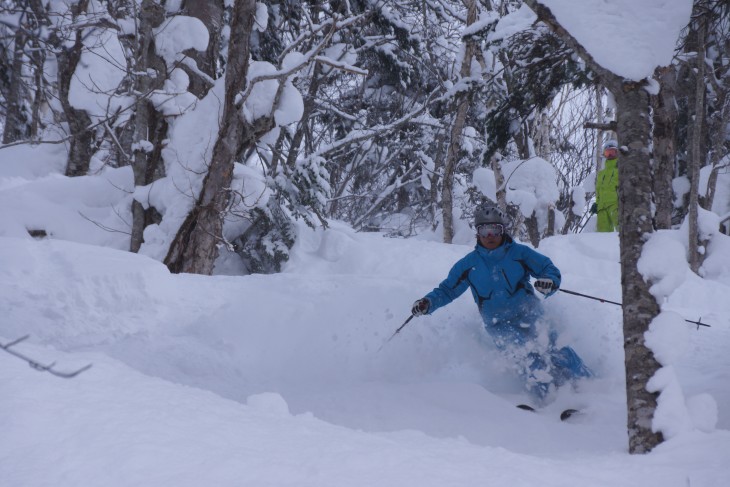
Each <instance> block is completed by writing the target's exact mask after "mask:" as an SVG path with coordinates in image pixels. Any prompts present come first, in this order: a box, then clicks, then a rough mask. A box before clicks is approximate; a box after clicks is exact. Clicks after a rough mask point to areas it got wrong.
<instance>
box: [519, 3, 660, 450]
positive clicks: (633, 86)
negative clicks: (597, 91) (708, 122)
mask: <svg viewBox="0 0 730 487" xmlns="http://www.w3.org/2000/svg"><path fill="white" fill-rule="evenodd" d="M525 3H526V4H527V5H528V6H529V7H530V8H531V9H532V10H533V11H535V13H536V14H537V16H538V17H539V19H540V20H541V21H543V22H545V23H546V24H547V25H548V26H550V28H551V29H552V30H553V31H554V32H555V33H556V34H557V35H559V36H560V37H561V38H562V39H563V40H564V41H565V42H566V44H568V45H569V46H570V47H571V48H572V49H574V50H575V52H576V53H577V54H578V55H579V56H580V57H581V58H582V59H583V60H584V61H585V62H586V64H587V65H588V66H589V67H590V68H591V69H592V70H593V71H594V72H595V73H596V74H597V75H598V76H599V78H600V79H601V81H602V83H603V84H604V85H606V86H607V87H608V88H609V90H610V91H611V92H612V93H613V95H614V97H615V98H616V104H617V121H616V122H617V123H616V132H617V133H618V137H619V144H620V146H621V147H622V148H624V147H625V150H622V152H621V156H620V158H621V159H620V160H621V169H620V171H619V188H618V191H619V193H618V196H619V224H620V227H621V229H620V231H619V243H620V253H621V294H622V299H623V322H624V324H623V333H624V353H625V357H624V364H625V366H626V403H627V410H628V417H627V428H628V436H629V451H630V452H631V453H645V452H648V451H651V450H652V448H654V447H655V446H656V445H658V444H659V443H661V442H662V441H663V437H662V435H661V433H654V432H653V431H652V418H653V415H654V411H655V410H656V400H657V397H658V394H656V393H650V392H648V391H647V390H646V385H647V383H648V382H649V379H650V378H651V377H652V376H653V375H654V373H655V372H656V371H657V370H658V369H659V367H660V365H659V363H658V362H657V360H656V359H655V358H654V355H653V353H652V351H651V350H650V349H649V348H648V347H647V346H646V344H645V343H644V333H646V331H647V330H648V329H649V324H650V323H651V321H652V320H653V319H654V317H655V316H657V315H658V314H659V305H658V304H657V302H656V300H655V299H654V297H653V296H652V295H651V293H649V287H650V285H651V283H648V282H645V281H644V277H643V276H642V275H641V273H640V272H639V270H638V266H637V265H638V261H639V258H640V257H641V252H642V250H643V246H644V242H645V241H646V239H647V238H648V237H650V236H651V234H652V233H653V231H654V229H653V227H652V218H651V217H652V205H651V203H652V201H651V188H652V168H651V161H650V154H649V147H650V144H649V137H650V133H651V124H650V120H651V118H650V110H649V94H648V92H647V91H646V90H645V86H644V84H643V83H641V82H638V83H631V82H627V81H626V80H624V79H622V78H620V77H618V76H616V75H615V74H613V73H612V72H610V71H608V70H606V69H605V68H603V67H602V66H600V65H599V64H597V63H596V62H595V61H594V60H593V58H592V57H591V55H590V54H589V53H588V52H587V51H586V50H585V48H584V47H583V46H582V45H581V44H580V43H579V42H578V41H576V40H575V38H574V37H573V36H572V35H571V34H570V33H569V32H568V31H566V30H565V29H564V28H563V27H562V26H561V25H560V23H559V22H558V21H557V20H556V19H555V16H554V15H553V14H552V12H551V11H550V9H548V8H547V7H545V6H544V5H542V4H541V3H539V2H538V1H537V0H525Z"/></svg>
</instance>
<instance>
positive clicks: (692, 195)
mask: <svg viewBox="0 0 730 487" xmlns="http://www.w3.org/2000/svg"><path fill="white" fill-rule="evenodd" d="M698 24H699V25H698V29H697V69H696V74H695V75H696V77H697V78H696V84H695V111H694V112H695V116H694V123H693V130H692V148H691V154H692V157H691V159H690V166H689V171H690V172H689V181H690V190H689V215H688V219H689V267H690V269H692V272H695V273H696V272H697V271H699V269H700V266H701V265H702V261H703V255H704V252H701V251H700V247H701V246H702V243H701V242H700V239H699V224H698V221H697V220H698V218H699V215H698V210H699V206H700V203H699V188H700V168H701V167H702V166H703V164H704V161H705V157H704V155H703V151H702V135H703V132H702V126H703V123H704V121H705V30H706V25H705V17H704V15H701V16H700V17H699V19H698Z"/></svg>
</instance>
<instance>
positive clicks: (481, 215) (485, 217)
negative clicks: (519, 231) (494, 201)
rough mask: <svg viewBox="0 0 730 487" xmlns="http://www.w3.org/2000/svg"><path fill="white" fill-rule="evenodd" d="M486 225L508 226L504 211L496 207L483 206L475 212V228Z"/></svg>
mask: <svg viewBox="0 0 730 487" xmlns="http://www.w3.org/2000/svg"><path fill="white" fill-rule="evenodd" d="M484 223H499V224H501V225H507V218H506V217H505V214H504V212H503V211H502V210H500V209H499V208H498V207H496V206H494V205H489V204H486V205H482V206H480V207H479V208H477V209H476V211H474V226H475V227H478V226H479V225H482V224H484Z"/></svg>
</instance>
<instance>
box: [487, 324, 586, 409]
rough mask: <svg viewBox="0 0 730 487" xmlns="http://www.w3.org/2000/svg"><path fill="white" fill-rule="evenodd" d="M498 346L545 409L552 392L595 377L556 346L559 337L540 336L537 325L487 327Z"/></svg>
mask: <svg viewBox="0 0 730 487" xmlns="http://www.w3.org/2000/svg"><path fill="white" fill-rule="evenodd" d="M485 328H486V330H487V333H489V335H490V336H491V337H492V340H493V341H494V344H495V346H496V347H497V349H498V350H500V351H501V352H502V353H503V354H504V355H505V356H507V357H508V358H509V359H510V360H511V361H512V362H513V363H514V365H515V367H516V368H517V372H518V374H519V376H520V377H521V379H522V380H523V382H524V384H525V388H526V389H527V391H528V393H529V394H530V396H531V397H532V398H533V399H534V400H535V401H536V402H537V404H538V405H542V404H543V403H544V402H545V400H546V398H547V396H548V394H549V393H550V392H551V390H554V389H557V388H558V387H560V386H562V385H564V384H566V383H570V382H573V381H575V380H577V379H580V378H584V377H591V376H593V373H592V372H591V370H590V369H589V368H588V367H587V366H586V365H585V364H584V363H583V360H581V358H580V357H579V356H578V354H577V353H576V352H575V350H573V349H572V348H570V347H561V348H558V347H557V346H556V345H555V342H556V340H557V333H555V332H554V331H552V330H551V331H549V332H548V333H545V334H543V335H542V336H540V335H539V334H538V333H537V331H536V327H535V325H534V324H526V323H523V324H518V325H514V324H511V323H502V324H496V325H485Z"/></svg>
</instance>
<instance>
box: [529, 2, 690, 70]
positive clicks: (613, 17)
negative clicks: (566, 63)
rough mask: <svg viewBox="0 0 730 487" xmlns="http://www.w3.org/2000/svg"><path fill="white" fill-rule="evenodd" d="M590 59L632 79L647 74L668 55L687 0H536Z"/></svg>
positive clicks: (685, 15)
mask: <svg viewBox="0 0 730 487" xmlns="http://www.w3.org/2000/svg"><path fill="white" fill-rule="evenodd" d="M540 3H542V4H543V5H545V6H547V7H548V8H549V9H550V10H551V11H552V13H553V15H555V18H556V19H557V20H558V22H560V24H561V25H562V26H563V27H564V28H565V29H566V30H567V31H568V32H570V33H571V35H573V37H575V39H576V40H577V41H578V42H579V43H580V44H581V45H582V46H583V47H584V48H585V49H586V50H587V51H588V53H589V54H591V56H592V57H593V59H594V60H595V61H596V62H597V63H598V64H599V65H601V66H603V67H604V68H606V69H608V70H609V71H611V72H613V73H615V74H617V75H619V76H623V77H624V78H628V79H633V80H637V81H638V80H642V79H644V78H648V77H651V76H652V75H653V74H654V69H655V68H656V67H657V66H667V65H669V64H670V63H671V60H672V57H673V56H674V48H675V47H676V44H677V40H678V38H679V34H680V32H681V30H682V29H684V28H685V27H687V24H688V23H689V20H690V14H691V13H692V0H639V1H637V0H580V1H576V0H540Z"/></svg>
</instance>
